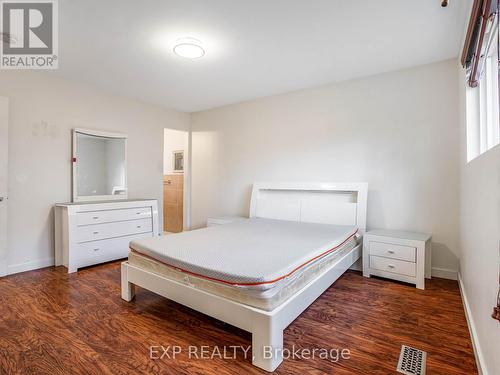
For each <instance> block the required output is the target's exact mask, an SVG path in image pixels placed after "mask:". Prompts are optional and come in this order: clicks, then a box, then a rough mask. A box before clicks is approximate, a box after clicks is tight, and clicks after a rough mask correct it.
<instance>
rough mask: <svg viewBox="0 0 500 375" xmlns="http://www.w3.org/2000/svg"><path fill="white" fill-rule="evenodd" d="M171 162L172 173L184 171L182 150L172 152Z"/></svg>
mask: <svg viewBox="0 0 500 375" xmlns="http://www.w3.org/2000/svg"><path fill="white" fill-rule="evenodd" d="M172 163H173V166H172V170H173V172H174V173H184V150H178V151H173V152H172Z"/></svg>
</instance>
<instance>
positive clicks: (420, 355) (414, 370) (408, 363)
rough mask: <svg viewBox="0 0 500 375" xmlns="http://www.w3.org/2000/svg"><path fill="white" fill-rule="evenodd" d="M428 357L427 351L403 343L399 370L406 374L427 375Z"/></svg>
mask: <svg viewBox="0 0 500 375" xmlns="http://www.w3.org/2000/svg"><path fill="white" fill-rule="evenodd" d="M426 357H427V353H426V352H424V351H422V350H419V349H415V348H412V347H410V346H406V345H403V346H401V354H400V355H399V362H398V368H397V370H398V372H399V373H401V374H405V375H425V360H426Z"/></svg>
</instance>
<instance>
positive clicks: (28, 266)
mask: <svg viewBox="0 0 500 375" xmlns="http://www.w3.org/2000/svg"><path fill="white" fill-rule="evenodd" d="M53 265H54V258H47V259H40V260H34V261H31V262H26V263H19V264H11V265H9V266H7V275H12V274H14V273H19V272H26V271H32V270H36V269H38V268H43V267H50V266H53Z"/></svg>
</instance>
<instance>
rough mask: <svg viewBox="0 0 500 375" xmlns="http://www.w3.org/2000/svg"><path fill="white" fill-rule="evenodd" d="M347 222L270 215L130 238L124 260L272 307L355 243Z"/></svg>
mask: <svg viewBox="0 0 500 375" xmlns="http://www.w3.org/2000/svg"><path fill="white" fill-rule="evenodd" d="M358 237H359V236H358V235H357V229H356V228H355V227H353V226H338V225H326V224H311V223H296V222H289V221H282V220H270V219H248V220H245V221H242V222H236V223H231V224H226V225H223V226H216V227H210V228H205V229H200V230H196V231H190V232H184V233H180V234H175V235H170V236H163V237H157V238H152V239H144V240H138V241H133V242H131V243H130V252H129V263H130V264H131V265H134V266H137V267H140V268H142V269H145V270H148V271H150V272H153V273H156V274H160V275H162V276H164V277H167V278H169V279H172V280H175V281H178V282H181V283H183V284H186V285H190V286H192V287H195V288H199V289H202V290H205V291H208V292H210V293H213V294H216V295H220V296H223V297H225V298H228V299H232V300H235V301H237V302H240V303H244V304H247V305H250V306H254V307H258V308H261V309H265V310H272V309H273V308H275V307H276V306H278V305H279V304H281V303H282V302H284V301H285V300H286V299H288V298H289V297H290V296H291V295H293V294H294V293H295V292H296V291H298V290H300V289H301V288H302V287H303V286H305V285H306V284H307V283H309V282H310V281H311V280H312V279H314V278H315V277H317V276H318V275H319V274H321V273H322V272H323V271H324V270H326V269H327V268H329V266H331V265H332V264H333V263H335V262H336V261H337V260H338V259H339V258H340V257H342V256H343V255H345V254H346V253H348V252H349V251H350V250H352V249H353V248H354V247H355V246H356V245H357V243H358Z"/></svg>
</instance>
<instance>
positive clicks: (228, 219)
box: [207, 216, 247, 227]
mask: <svg viewBox="0 0 500 375" xmlns="http://www.w3.org/2000/svg"><path fill="white" fill-rule="evenodd" d="M245 219H247V218H246V217H242V216H218V217H209V218H208V219H207V227H213V226H216V225H224V224H229V223H234V222H235V221H241V220H245Z"/></svg>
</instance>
